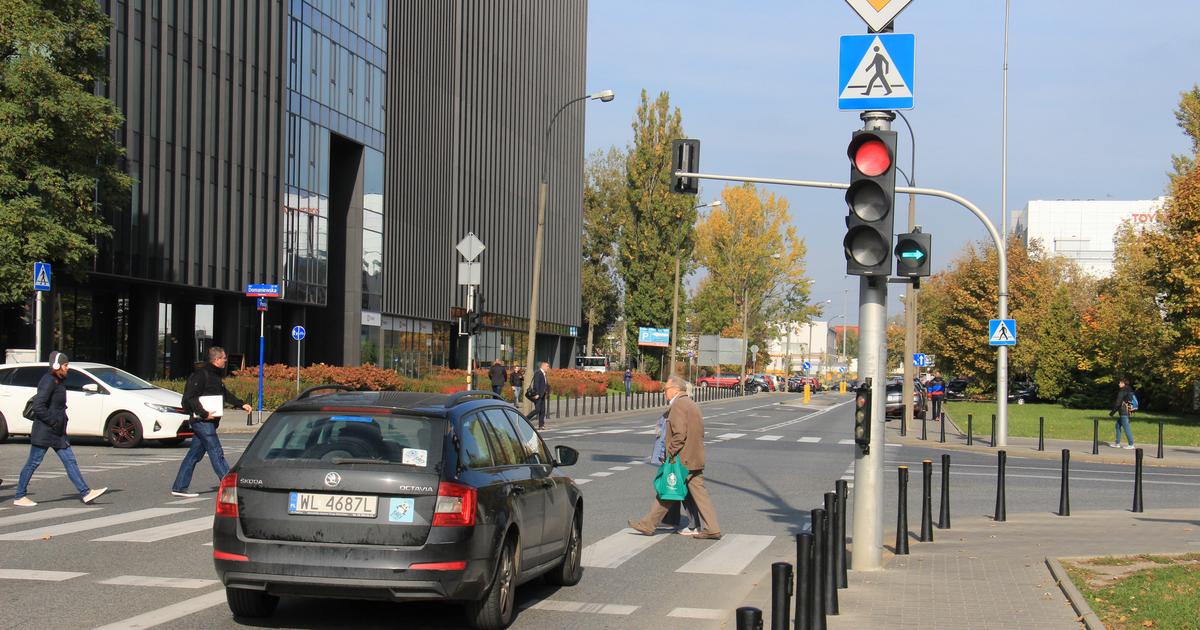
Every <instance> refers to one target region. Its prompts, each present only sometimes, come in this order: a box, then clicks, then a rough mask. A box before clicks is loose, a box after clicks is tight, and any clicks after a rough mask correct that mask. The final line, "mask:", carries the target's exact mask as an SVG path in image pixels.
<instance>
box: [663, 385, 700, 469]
mask: <svg viewBox="0 0 1200 630" xmlns="http://www.w3.org/2000/svg"><path fill="white" fill-rule="evenodd" d="M667 454H668V455H669V456H671V457H674V456H675V455H676V454H678V455H679V459H680V461H681V462H683V465H684V466H685V467H687V469H688V470H690V471H696V470H704V417H703V416H702V415H701V414H700V406H699V405H697V404H696V403H695V401H693V400H692V399H691V398H689V397H688V396H687V395H686V394H680V395H679V396H678V397H677V398H675V402H673V403H671V410H670V412H668V415H667Z"/></svg>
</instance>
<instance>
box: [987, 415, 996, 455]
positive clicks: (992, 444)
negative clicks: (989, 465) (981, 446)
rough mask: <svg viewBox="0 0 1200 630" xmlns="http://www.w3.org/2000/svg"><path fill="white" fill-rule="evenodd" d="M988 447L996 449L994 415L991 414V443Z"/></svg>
mask: <svg viewBox="0 0 1200 630" xmlns="http://www.w3.org/2000/svg"><path fill="white" fill-rule="evenodd" d="M988 446H990V447H992V448H996V414H992V441H991V442H988Z"/></svg>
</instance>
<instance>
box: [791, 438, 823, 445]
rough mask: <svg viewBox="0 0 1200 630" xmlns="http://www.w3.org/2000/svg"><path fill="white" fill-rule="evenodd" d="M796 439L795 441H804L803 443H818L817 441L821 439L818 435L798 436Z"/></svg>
mask: <svg viewBox="0 0 1200 630" xmlns="http://www.w3.org/2000/svg"><path fill="white" fill-rule="evenodd" d="M796 441H797V442H804V443H805V444H816V443H818V442H820V441H821V438H819V437H802V438H800V439H799V440H796Z"/></svg>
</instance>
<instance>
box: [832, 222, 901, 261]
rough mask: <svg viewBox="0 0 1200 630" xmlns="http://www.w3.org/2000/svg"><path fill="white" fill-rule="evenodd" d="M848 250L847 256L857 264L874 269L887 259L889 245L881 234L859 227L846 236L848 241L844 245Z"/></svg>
mask: <svg viewBox="0 0 1200 630" xmlns="http://www.w3.org/2000/svg"><path fill="white" fill-rule="evenodd" d="M842 245H843V247H845V249H846V256H848V257H850V259H851V260H853V261H854V262H855V263H857V264H859V265H863V266H865V267H874V266H876V265H879V264H880V263H882V262H883V261H884V260H886V259H887V257H888V254H889V253H890V252H888V245H889V243H887V242H885V241H884V240H883V238H882V237H880V235H879V232H876V231H875V230H874V229H872V228H870V227H867V226H862V225H860V226H858V227H855V228H853V229H851V230H850V231H849V232H848V233H847V234H846V240H845V241H844V242H843V243H842Z"/></svg>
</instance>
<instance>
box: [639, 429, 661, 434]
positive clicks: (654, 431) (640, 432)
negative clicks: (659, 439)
mask: <svg viewBox="0 0 1200 630" xmlns="http://www.w3.org/2000/svg"><path fill="white" fill-rule="evenodd" d="M637 434H638V435H657V434H658V429H650V430H649V431H638V432H637Z"/></svg>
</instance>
